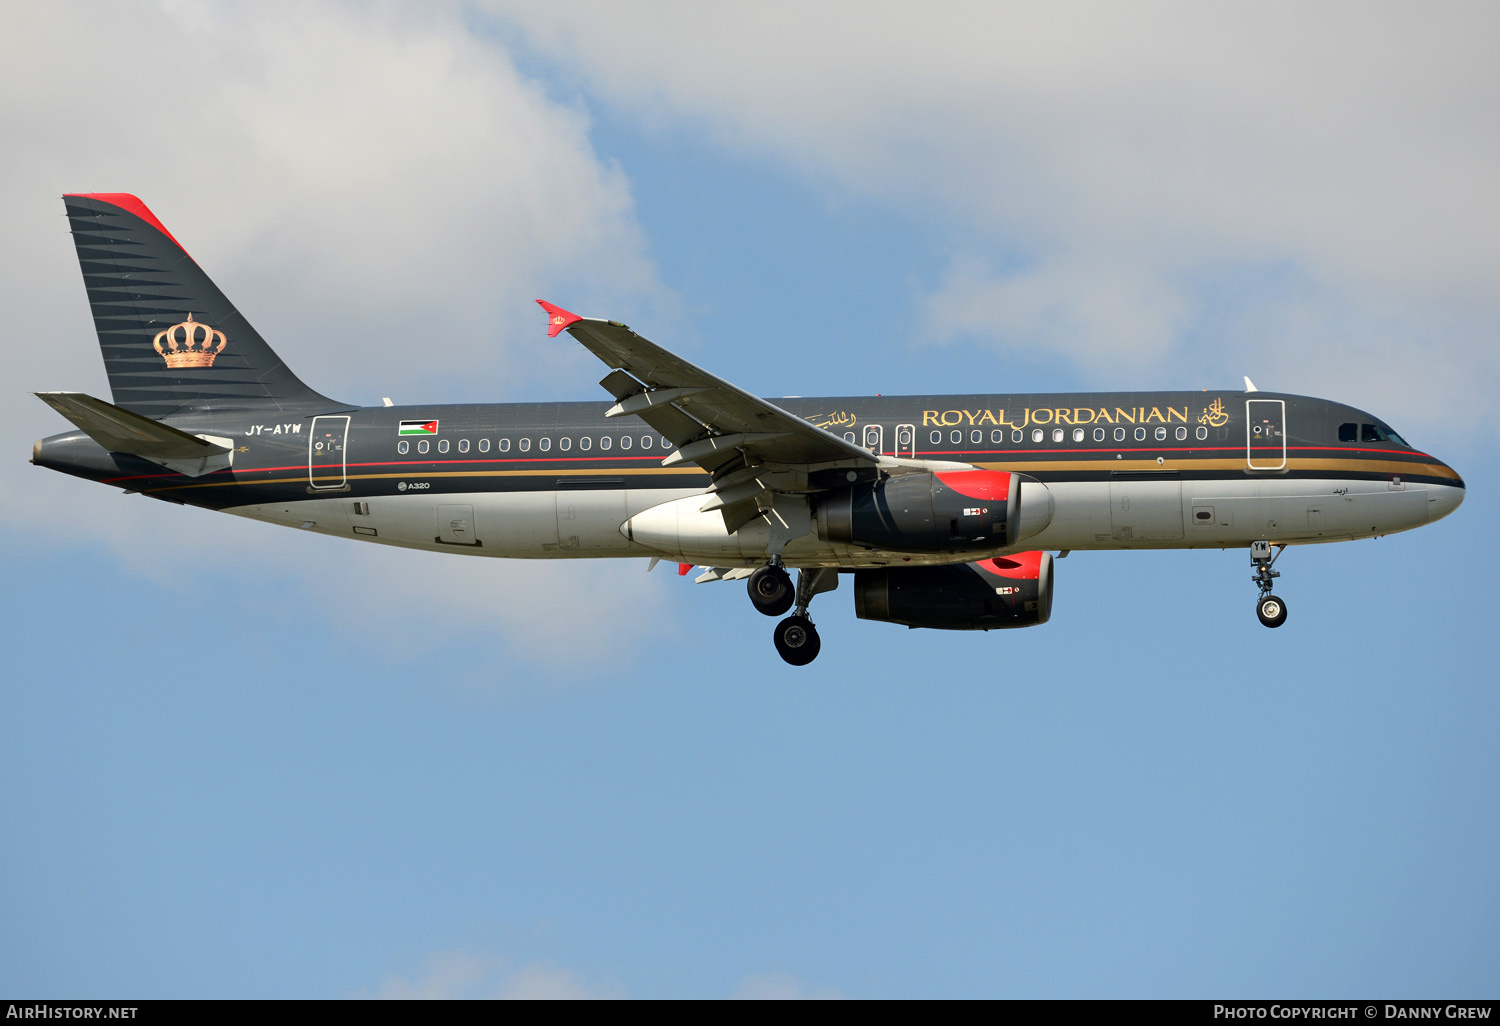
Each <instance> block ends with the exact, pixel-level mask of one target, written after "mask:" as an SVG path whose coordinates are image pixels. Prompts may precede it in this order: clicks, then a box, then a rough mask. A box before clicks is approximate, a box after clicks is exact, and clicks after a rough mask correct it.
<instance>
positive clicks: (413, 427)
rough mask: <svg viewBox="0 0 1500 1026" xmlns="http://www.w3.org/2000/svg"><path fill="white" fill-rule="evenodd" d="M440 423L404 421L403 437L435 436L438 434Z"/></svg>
mask: <svg viewBox="0 0 1500 1026" xmlns="http://www.w3.org/2000/svg"><path fill="white" fill-rule="evenodd" d="M437 426H438V422H437V421H435V420H403V421H402V422H401V434H403V435H435V434H437Z"/></svg>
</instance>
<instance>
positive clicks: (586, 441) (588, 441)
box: [578, 435, 594, 449]
mask: <svg viewBox="0 0 1500 1026" xmlns="http://www.w3.org/2000/svg"><path fill="white" fill-rule="evenodd" d="M593 444H594V440H593V439H592V438H590V437H589V436H588V435H584V436H583V437H582V438H580V439H579V440H578V448H580V449H587V448H590V447H591V446H592V445H593Z"/></svg>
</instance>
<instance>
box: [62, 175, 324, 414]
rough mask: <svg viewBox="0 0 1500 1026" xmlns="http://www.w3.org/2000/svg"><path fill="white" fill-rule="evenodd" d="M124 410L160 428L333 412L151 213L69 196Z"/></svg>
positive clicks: (127, 199)
mask: <svg viewBox="0 0 1500 1026" xmlns="http://www.w3.org/2000/svg"><path fill="white" fill-rule="evenodd" d="M63 203H64V205H65V206H66V207H67V210H68V221H69V223H70V224H71V226H72V229H73V244H74V246H76V247H77V249H78V264H79V267H80V268H81V269H82V271H83V284H84V287H85V288H86V289H88V294H89V306H90V307H91V308H92V309H93V313H94V327H95V329H96V330H97V331H98V332H99V348H100V349H101V350H102V351H103V353H104V369H105V371H106V372H107V373H108V374H109V387H110V390H111V392H112V393H113V394H114V400H115V405H117V406H121V407H123V408H125V409H127V410H130V411H132V412H134V413H139V414H142V415H144V416H146V417H152V418H156V419H160V418H162V417H166V416H170V415H171V414H173V413H178V412H186V411H187V410H195V409H196V410H203V409H238V408H245V407H271V408H274V409H293V408H298V407H314V406H316V407H328V406H332V405H336V404H335V403H334V402H333V400H331V399H328V398H327V397H325V396H322V395H319V394H318V393H317V392H314V391H313V390H312V389H310V388H308V387H307V386H306V385H304V384H303V383H302V382H301V381H300V380H299V379H298V378H297V375H295V374H293V373H292V372H291V370H290V369H289V368H288V367H287V365H286V364H284V363H282V362H281V358H280V357H279V356H277V355H276V354H275V352H273V351H272V349H271V347H270V346H268V345H266V342H265V340H264V339H262V338H261V337H260V335H259V334H257V333H256V331H255V329H254V328H252V327H251V326H250V323H249V322H248V321H246V320H245V318H244V317H243V316H241V314H240V312H239V311H238V310H236V309H235V308H234V305H233V304H232V303H230V302H229V300H228V299H226V298H224V293H222V292H220V291H219V289H218V287H217V286H215V285H214V283H213V282H212V281H211V280H209V277H208V275H206V274H204V273H203V270H202V269H201V268H200V267H199V266H198V265H197V264H196V263H194V262H193V258H192V257H190V256H188V254H187V251H186V250H185V249H183V248H182V246H181V244H180V243H178V241H177V240H176V239H174V238H173V237H172V233H171V232H169V231H167V229H166V228H165V227H163V225H162V223H161V222H160V221H158V220H157V219H156V215H154V214H152V213H151V211H150V210H148V209H146V205H145V204H144V203H142V202H141V201H140V200H138V199H136V198H135V197H134V196H131V195H129V194H128V193H99V194H94V195H86V196H82V195H73V196H64V197H63Z"/></svg>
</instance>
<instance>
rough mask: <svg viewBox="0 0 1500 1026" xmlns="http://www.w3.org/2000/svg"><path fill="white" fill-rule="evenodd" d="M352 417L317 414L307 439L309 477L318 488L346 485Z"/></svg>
mask: <svg viewBox="0 0 1500 1026" xmlns="http://www.w3.org/2000/svg"><path fill="white" fill-rule="evenodd" d="M348 436H349V418H348V417H314V418H313V422H312V432H311V434H310V435H309V436H308V439H307V479H308V483H309V484H311V485H312V487H314V488H343V487H344V466H345V462H344V442H345V441H346V439H347V438H348Z"/></svg>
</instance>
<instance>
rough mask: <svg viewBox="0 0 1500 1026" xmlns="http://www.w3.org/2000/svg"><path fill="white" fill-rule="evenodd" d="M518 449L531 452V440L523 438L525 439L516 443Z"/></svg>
mask: <svg viewBox="0 0 1500 1026" xmlns="http://www.w3.org/2000/svg"><path fill="white" fill-rule="evenodd" d="M516 448H517V449H520V450H521V451H522V452H530V451H531V439H529V438H523V439H521V440H520V441H519V442H517V443H516Z"/></svg>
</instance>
